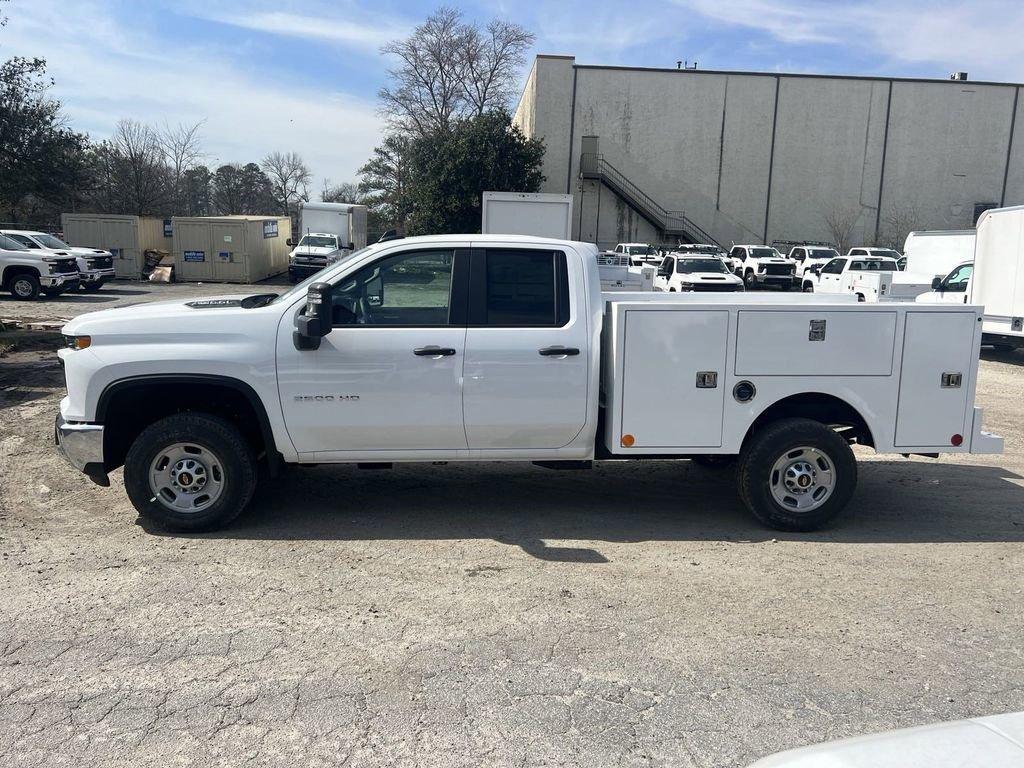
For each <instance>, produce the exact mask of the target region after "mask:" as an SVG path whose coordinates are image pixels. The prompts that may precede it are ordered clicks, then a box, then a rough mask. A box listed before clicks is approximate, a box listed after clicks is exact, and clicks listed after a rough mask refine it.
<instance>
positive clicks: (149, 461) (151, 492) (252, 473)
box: [124, 413, 257, 531]
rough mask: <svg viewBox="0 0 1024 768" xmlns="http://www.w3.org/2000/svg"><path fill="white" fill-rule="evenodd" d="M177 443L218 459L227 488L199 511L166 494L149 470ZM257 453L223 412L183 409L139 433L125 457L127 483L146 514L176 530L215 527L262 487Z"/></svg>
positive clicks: (236, 513)
mask: <svg viewBox="0 0 1024 768" xmlns="http://www.w3.org/2000/svg"><path fill="white" fill-rule="evenodd" d="M175 444H189V445H193V444H194V447H195V448H196V449H199V450H201V451H206V452H209V453H208V454H207V455H208V456H213V457H214V458H215V459H216V460H217V461H216V462H215V463H216V467H213V466H211V468H210V476H211V477H212V476H213V473H214V471H215V469H219V470H220V477H221V478H222V482H223V488H222V490H221V491H220V495H219V497H217V498H216V500H215V501H214V502H213V504H211V505H210V506H209V507H207V508H205V509H203V510H202V511H199V512H182V511H177V510H174V509H172V508H170V507H169V506H167V505H166V504H165V503H164V502H162V501H161V500H160V492H158V490H157V489H156V488H153V487H152V485H151V484H150V479H149V473H150V468H151V467H152V466H153V464H154V462H155V461H157V459H158V457H159V454H160V453H161V452H163V451H166V450H168V449H169V448H170V447H171V446H173V445H175ZM256 478H257V473H256V459H255V457H254V456H253V450H252V447H251V446H250V445H249V443H248V442H246V440H245V438H244V437H243V436H242V433H241V432H239V431H238V428H237V427H235V426H234V425H233V424H231V423H230V422H229V421H226V420H224V419H222V418H220V417H218V416H212V415H208V414H201V413H178V414H175V415H173V416H168V417H166V418H164V419H160V420H159V421H157V422H155V423H153V424H150V425H149V426H148V427H146V428H145V429H144V430H142V432H141V433H140V434H139V436H138V437H137V438H135V442H134V443H132V446H131V448H129V449H128V455H127V456H126V457H125V461H124V485H125V490H126V491H127V492H128V498H129V499H131V502H132V505H133V506H134V507H135V509H137V510H138V511H139V514H140V515H142V517H144V518H145V519H147V520H149V521H151V522H152V523H154V524H156V525H157V526H159V527H160V528H164V529H166V530H170V531H210V530H215V529H218V528H223V527H224V526H226V525H227V524H228V523H230V522H231V521H232V520H234V519H235V518H236V517H238V516H239V515H240V514H241V513H242V511H243V510H244V509H245V507H246V505H248V503H249V501H250V500H251V499H252V495H253V492H254V491H255V489H256Z"/></svg>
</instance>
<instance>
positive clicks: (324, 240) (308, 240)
mask: <svg viewBox="0 0 1024 768" xmlns="http://www.w3.org/2000/svg"><path fill="white" fill-rule="evenodd" d="M303 245H305V246H308V247H310V248H337V247H338V238H336V237H332V236H331V235H303V237H302V239H301V240H299V246H300V247H301V246H303Z"/></svg>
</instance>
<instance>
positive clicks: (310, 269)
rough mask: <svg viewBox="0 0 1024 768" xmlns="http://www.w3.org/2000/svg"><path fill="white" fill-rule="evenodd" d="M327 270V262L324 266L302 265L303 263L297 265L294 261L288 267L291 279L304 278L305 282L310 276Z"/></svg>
mask: <svg viewBox="0 0 1024 768" xmlns="http://www.w3.org/2000/svg"><path fill="white" fill-rule="evenodd" d="M326 268H327V263H326V262H324V263H323V264H309V263H302V262H300V263H298V264H296V263H295V262H294V261H293V262H291V263H290V264H289V265H288V274H289V276H291V277H298V278H302V279H303V280H305V279H306V278H307V277H309V276H310V275H315V274H316V273H317V272H319V271H320V270H322V269H326Z"/></svg>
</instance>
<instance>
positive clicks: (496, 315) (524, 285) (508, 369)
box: [462, 246, 591, 450]
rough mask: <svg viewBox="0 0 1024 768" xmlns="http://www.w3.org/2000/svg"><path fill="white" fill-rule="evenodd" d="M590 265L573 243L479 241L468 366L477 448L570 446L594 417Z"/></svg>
mask: <svg viewBox="0 0 1024 768" xmlns="http://www.w3.org/2000/svg"><path fill="white" fill-rule="evenodd" d="M585 295H586V285H585V282H584V271H583V264H582V261H581V259H580V256H579V254H577V253H576V252H575V251H572V250H560V249H557V250H556V249H552V248H550V247H548V248H545V247H538V248H531V247H528V246H516V247H509V248H500V247H488V248H486V249H484V248H474V249H473V254H472V263H471V268H470V301H469V305H470V309H469V327H468V329H467V331H466V355H465V366H464V370H463V376H464V383H463V397H462V404H463V414H464V419H465V426H466V440H467V442H468V445H469V448H470V449H481V450H486V449H536V448H552V449H553V448H561V447H563V446H565V445H567V444H568V443H570V442H571V441H572V440H573V438H574V437H576V435H577V434H578V433H579V431H580V430H581V429H582V428H583V426H584V425H585V424H586V420H587V403H588V392H587V387H588V384H589V370H590V354H591V350H590V339H589V335H588V329H587V308H586V307H585V306H580V305H579V302H578V301H574V300H570V297H574V298H575V297H582V296H585Z"/></svg>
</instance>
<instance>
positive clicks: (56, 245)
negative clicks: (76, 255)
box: [34, 235, 71, 251]
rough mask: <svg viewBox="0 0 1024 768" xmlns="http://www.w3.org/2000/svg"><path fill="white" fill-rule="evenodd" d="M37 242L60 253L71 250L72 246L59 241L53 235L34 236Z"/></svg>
mask: <svg viewBox="0 0 1024 768" xmlns="http://www.w3.org/2000/svg"><path fill="white" fill-rule="evenodd" d="M34 237H35V239H36V241H37V242H40V243H42V244H43V245H44V246H46V247H47V248H53V249H54V250H57V251H60V250H63V249H64V248H70V247H71V246H70V245H68V244H67V243H65V242H64V241H63V240H58V239H57V238H56V237H54V236H53V235H34Z"/></svg>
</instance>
